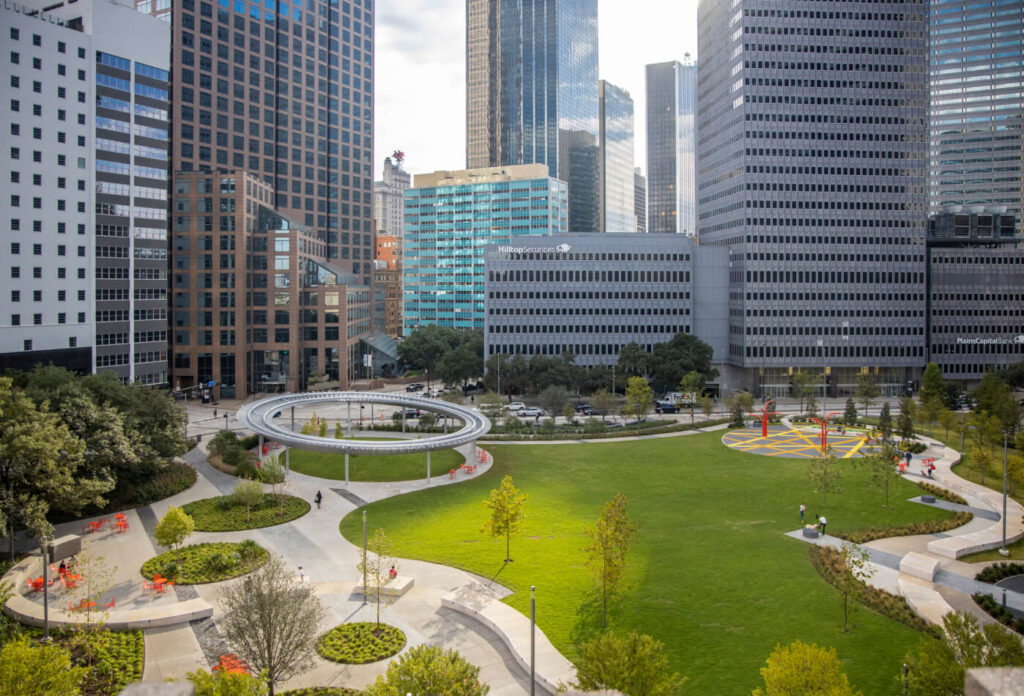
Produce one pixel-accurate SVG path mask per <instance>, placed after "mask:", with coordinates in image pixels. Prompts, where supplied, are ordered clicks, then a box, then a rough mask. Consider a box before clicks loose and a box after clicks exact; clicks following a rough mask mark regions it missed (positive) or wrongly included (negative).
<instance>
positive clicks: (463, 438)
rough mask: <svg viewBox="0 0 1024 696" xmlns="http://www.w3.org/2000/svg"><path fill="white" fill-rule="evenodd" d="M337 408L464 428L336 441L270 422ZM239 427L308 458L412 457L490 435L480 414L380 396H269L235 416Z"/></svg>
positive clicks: (399, 396) (446, 405) (417, 399)
mask: <svg viewBox="0 0 1024 696" xmlns="http://www.w3.org/2000/svg"><path fill="white" fill-rule="evenodd" d="M337 404H382V405H385V406H400V407H402V408H415V409H418V410H421V411H428V412H430V413H435V414H438V415H442V416H448V417H450V418H456V419H458V420H460V421H462V422H463V423H464V425H463V426H462V427H461V428H459V429H458V430H456V431H453V432H450V433H445V434H443V435H431V436H428V437H423V438H420V439H415V440H387V441H382V442H375V441H367V440H336V439H334V438H330V437H318V436H316V435H303V434H302V433H296V432H292V431H291V430H290V429H289V428H286V427H282V426H280V425H278V424H277V422H276V421H275V416H277V415H281V414H283V412H284V410H285V409H291V408H294V407H296V406H334V405H337ZM236 417H237V419H238V422H239V423H241V424H242V425H243V426H244V427H246V428H248V429H249V430H252V431H253V432H254V433H256V434H258V435H262V436H263V437H264V438H268V439H271V440H276V441H277V442H281V443H283V444H285V445H288V446H289V447H295V448H297V449H302V450H311V451H313V452H328V453H333V454H353V455H355V454H412V453H415V452H430V451H433V450H441V449H450V448H453V447H459V446H460V445H466V444H469V443H472V442H476V441H477V440H478V439H480V438H481V437H483V436H484V435H486V434H487V433H488V432H489V431H490V429H491V421H490V420H489V419H488V418H487V417H486V416H484V415H483V414H482V413H480V412H479V411H475V410H473V409H470V408H465V407H463V406H458V405H456V404H453V403H449V402H447V401H439V400H436V399H425V398H423V397H420V396H406V395H404V394H400V393H379V392H352V391H347V392H305V393H301V394H282V395H281V396H272V397H269V398H266V399H261V400H260V401H255V402H253V403H251V404H246V405H245V406H243V407H242V408H240V409H239V410H238V414H237V416H236Z"/></svg>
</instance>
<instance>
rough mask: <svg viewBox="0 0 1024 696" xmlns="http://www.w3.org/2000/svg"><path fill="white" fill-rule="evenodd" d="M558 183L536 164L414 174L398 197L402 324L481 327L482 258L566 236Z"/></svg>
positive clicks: (563, 194) (563, 195)
mask: <svg viewBox="0 0 1024 696" xmlns="http://www.w3.org/2000/svg"><path fill="white" fill-rule="evenodd" d="M568 207H569V205H568V193H567V188H566V184H565V182H562V181H559V180H558V179H555V178H552V177H551V176H549V175H548V168H547V166H546V165H543V164H526V165H515V166H508V167H494V168H486V169H468V170H461V171H454V172H448V171H440V172H434V173H431V174H418V175H416V177H415V181H414V186H413V188H411V189H409V190H407V191H406V192H405V225H404V239H403V243H404V246H403V255H404V266H403V270H402V280H403V288H402V291H403V302H402V304H403V310H404V311H403V323H402V333H403V334H404V335H409V333H410V332H411V331H413V330H414V329H416V328H417V327H419V326H425V325H427V324H438V325H440V326H447V327H453V328H456V329H481V330H482V329H483V327H484V316H485V314H484V281H485V279H486V276H485V274H484V251H485V250H486V248H487V246H488V245H489V244H501V245H510V246H515V241H516V238H518V237H526V236H543V235H552V234H562V233H564V232H567V231H568Z"/></svg>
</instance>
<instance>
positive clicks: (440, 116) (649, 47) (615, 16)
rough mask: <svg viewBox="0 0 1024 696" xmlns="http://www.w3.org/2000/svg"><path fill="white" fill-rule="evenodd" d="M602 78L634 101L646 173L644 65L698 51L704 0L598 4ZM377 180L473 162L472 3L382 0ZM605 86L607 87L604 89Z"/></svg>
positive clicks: (378, 39) (627, 0)
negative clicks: (398, 166) (394, 160)
mask: <svg viewBox="0 0 1024 696" xmlns="http://www.w3.org/2000/svg"><path fill="white" fill-rule="evenodd" d="M598 21H599V23H600V29H599V37H598V43H599V50H600V64H601V66H600V76H601V78H602V79H605V80H608V81H609V82H611V83H612V84H614V85H617V86H619V87H622V88H624V89H626V90H628V91H629V93H630V95H631V96H632V97H633V111H634V115H635V120H634V134H635V137H634V146H635V153H636V163H637V166H640V167H642V168H643V169H644V170H645V172H646V163H645V161H644V160H645V157H646V155H645V150H644V137H643V133H644V66H645V65H646V64H648V63H660V62H663V61H668V60H680V61H681V60H682V59H683V56H684V55H685V54H686V53H687V52H689V53H690V54H691V55H692V56H693V57H696V55H697V0H598ZM376 22H377V24H376V48H375V52H376V85H375V89H376V104H375V124H374V129H375V132H374V163H373V165H374V166H373V169H374V176H375V178H380V171H381V168H382V166H383V162H384V158H385V157H386V156H388V155H390V154H391V153H392V152H394V151H395V150H401V151H402V152H404V153H405V156H406V159H405V168H406V169H407V170H408V171H410V172H413V173H422V172H432V171H436V170H439V169H463V168H464V167H465V166H466V88H465V83H466V0H377V16H376ZM595 89H597V87H596V86H595Z"/></svg>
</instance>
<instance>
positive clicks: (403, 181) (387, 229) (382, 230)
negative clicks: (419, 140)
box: [373, 153, 412, 237]
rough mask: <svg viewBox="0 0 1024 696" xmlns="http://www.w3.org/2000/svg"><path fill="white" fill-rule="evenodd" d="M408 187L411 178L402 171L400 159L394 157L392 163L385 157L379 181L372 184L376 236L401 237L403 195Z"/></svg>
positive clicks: (410, 183) (407, 173)
mask: <svg viewBox="0 0 1024 696" xmlns="http://www.w3.org/2000/svg"><path fill="white" fill-rule="evenodd" d="M398 154H400V153H396V155H398ZM410 186H412V176H411V175H410V174H409V172H407V171H405V170H404V169H402V159H401V158H398V157H396V159H395V160H394V161H392V159H391V157H385V158H384V171H383V174H382V175H381V180H380V181H375V182H374V183H373V219H374V222H376V224H377V234H378V235H381V234H384V235H391V236H394V237H401V236H402V225H403V224H404V222H405V214H404V207H403V206H404V205H405V198H404V195H405V191H406V190H407V189H408V188H409V187H410Z"/></svg>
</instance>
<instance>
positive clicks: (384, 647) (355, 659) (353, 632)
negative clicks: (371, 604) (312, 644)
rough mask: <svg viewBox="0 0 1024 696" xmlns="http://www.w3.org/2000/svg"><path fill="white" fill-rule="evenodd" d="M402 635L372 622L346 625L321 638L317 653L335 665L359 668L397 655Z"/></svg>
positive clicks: (335, 628)
mask: <svg viewBox="0 0 1024 696" xmlns="http://www.w3.org/2000/svg"><path fill="white" fill-rule="evenodd" d="M404 647H405V634H404V633H402V631H401V630H399V629H397V628H395V627H394V626H389V625H387V624H376V623H373V622H372V621H361V622H355V623H345V624H341V625H340V626H335V627H334V628H332V629H331V630H330V631H328V632H327V633H325V634H323V635H322V636H320V640H318V641H317V643H316V651H317V652H318V653H320V655H321V656H323V657H324V658H326V659H328V660H332V661H334V662H343V663H345V664H350V665H362V664H366V663H368V662H377V661H378V660H383V659H385V658H388V657H391V656H392V655H394V654H396V653H398V652H400V651H401V650H402V648H404Z"/></svg>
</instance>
